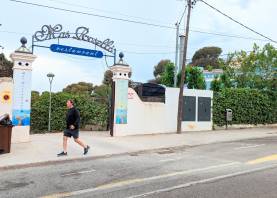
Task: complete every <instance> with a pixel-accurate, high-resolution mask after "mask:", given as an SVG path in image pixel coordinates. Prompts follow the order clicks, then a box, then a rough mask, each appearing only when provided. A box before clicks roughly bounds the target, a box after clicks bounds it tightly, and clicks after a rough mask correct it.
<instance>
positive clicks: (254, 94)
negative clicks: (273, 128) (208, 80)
mask: <svg viewBox="0 0 277 198" xmlns="http://www.w3.org/2000/svg"><path fill="white" fill-rule="evenodd" d="M227 108H228V109H232V110H233V121H232V124H254V125H256V124H271V123H277V91H263V90H255V89H224V90H222V91H220V92H215V93H214V99H213V122H214V124H215V125H217V126H223V125H224V124H225V109H227Z"/></svg>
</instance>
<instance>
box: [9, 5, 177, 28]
mask: <svg viewBox="0 0 277 198" xmlns="http://www.w3.org/2000/svg"><path fill="white" fill-rule="evenodd" d="M9 1H12V2H16V3H21V4H26V5H32V6H37V7H43V8H49V9H53V10H60V11H65V12H70V13H75V14H82V15H88V16H94V17H98V18H105V19H110V20H116V21H124V22H129V23H135V24H141V25H148V26H152V27H160V28H166V29H175V28H174V27H173V26H167V25H159V24H154V23H147V22H142V21H136V20H130V19H123V18H116V17H110V16H105V15H99V14H92V13H88V12H81V11H76V10H69V9H64V8H59V7H54V6H48V5H43V4H37V3H31V2H26V1H20V0H9Z"/></svg>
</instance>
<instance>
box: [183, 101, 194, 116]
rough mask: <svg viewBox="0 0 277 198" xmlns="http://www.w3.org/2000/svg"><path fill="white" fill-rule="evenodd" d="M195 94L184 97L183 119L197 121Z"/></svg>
mask: <svg viewBox="0 0 277 198" xmlns="http://www.w3.org/2000/svg"><path fill="white" fill-rule="evenodd" d="M195 107H196V98H195V96H184V97H183V121H195Z"/></svg>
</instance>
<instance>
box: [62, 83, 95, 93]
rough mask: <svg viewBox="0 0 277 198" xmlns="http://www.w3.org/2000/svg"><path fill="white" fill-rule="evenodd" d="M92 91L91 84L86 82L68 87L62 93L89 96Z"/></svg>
mask: <svg viewBox="0 0 277 198" xmlns="http://www.w3.org/2000/svg"><path fill="white" fill-rule="evenodd" d="M92 90H93V84H92V83H87V82H79V83H73V84H71V85H68V86H67V87H66V88H64V89H63V92H67V93H74V94H85V95H91V93H92Z"/></svg>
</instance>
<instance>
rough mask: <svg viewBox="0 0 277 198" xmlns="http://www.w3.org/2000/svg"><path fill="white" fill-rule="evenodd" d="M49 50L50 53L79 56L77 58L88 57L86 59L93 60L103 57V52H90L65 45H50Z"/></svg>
mask: <svg viewBox="0 0 277 198" xmlns="http://www.w3.org/2000/svg"><path fill="white" fill-rule="evenodd" d="M50 50H51V51H52V52H58V53H64V54H73V55H79V56H88V57H94V58H102V57H103V52H101V51H98V50H90V49H85V48H78V47H71V46H66V45H57V44H52V45H50Z"/></svg>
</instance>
